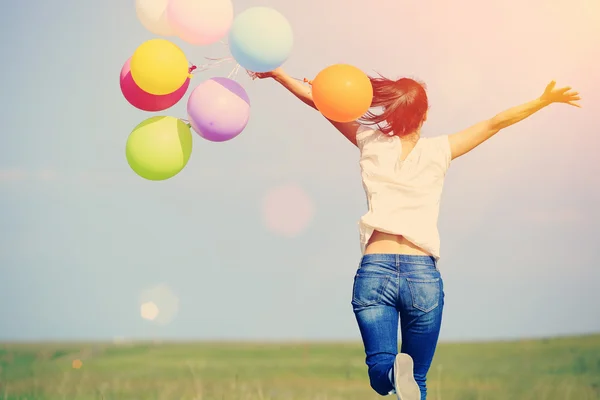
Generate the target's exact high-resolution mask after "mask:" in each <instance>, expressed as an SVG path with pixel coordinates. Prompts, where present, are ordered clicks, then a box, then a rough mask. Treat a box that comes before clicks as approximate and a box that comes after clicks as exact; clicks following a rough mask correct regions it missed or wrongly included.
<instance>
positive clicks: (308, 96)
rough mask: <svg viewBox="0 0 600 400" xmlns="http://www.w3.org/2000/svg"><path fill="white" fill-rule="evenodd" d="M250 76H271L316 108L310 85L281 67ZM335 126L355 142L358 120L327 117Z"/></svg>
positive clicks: (354, 143)
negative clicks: (340, 120) (338, 119)
mask: <svg viewBox="0 0 600 400" xmlns="http://www.w3.org/2000/svg"><path fill="white" fill-rule="evenodd" d="M251 76H255V77H257V78H261V79H263V78H273V79H274V80H275V81H276V82H278V83H279V84H281V86H283V87H284V88H286V89H287V90H288V91H289V92H290V93H292V94H293V95H294V96H296V97H297V98H298V99H300V100H301V101H302V102H303V103H304V104H306V105H308V106H310V107H312V108H314V109H315V110H317V107H316V106H315V102H314V101H313V98H312V93H311V90H310V86H307V85H305V84H304V83H302V82H300V81H298V80H297V79H294V78H292V77H291V76H289V75H288V74H287V73H285V71H283V69H281V68H277V69H276V70H274V71H271V72H265V73H256V72H254V73H251ZM327 120H328V121H329V122H331V124H332V125H333V126H335V128H336V129H337V130H338V131H340V132H341V133H342V135H344V137H346V139H348V140H349V141H350V142H351V143H352V144H353V145H355V146H357V144H356V132H357V131H358V128H359V126H360V124H359V123H358V122H355V121H353V122H335V121H332V120H330V119H327Z"/></svg>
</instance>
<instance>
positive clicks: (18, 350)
mask: <svg viewBox="0 0 600 400" xmlns="http://www.w3.org/2000/svg"><path fill="white" fill-rule="evenodd" d="M428 382H429V395H428V399H429V400H528V399H531V400H533V399H535V400H545V399H548V400H555V399H556V400H569V399H573V400H593V399H594V400H595V399H600V335H595V336H584V337H574V338H557V339H544V340H531V341H518V342H500V343H465V344H458V343H457V344H441V345H440V347H439V350H438V352H437V355H436V358H435V360H434V365H433V367H432V369H431V372H430V375H429V381H428ZM379 398H381V397H380V396H378V395H377V394H375V393H374V392H373V391H372V390H371V388H370V387H369V383H368V379H367V375H366V366H365V364H364V354H363V350H362V348H361V346H360V344H358V343H355V344H344V343H341V344H335V343H328V344H316V343H309V344H269V343H266V344H241V343H239V344H238V343H236V344H233V343H176V344H175V343H173V344H150V343H132V344H84V343H82V344H76V343H75V344H73V343H72V344H60V343H55V344H7V343H5V344H0V399H1V400H24V399H29V400H33V399H42V400H63V399H68V400H80V399H81V400H87V399H105V400H109V399H110V400H112V399H114V400H129V399H131V400H133V399H136V400H146V399H156V400H162V399H169V400H180V399H190V400H191V399H196V400H200V399H202V400H222V399H224V400H242V399H247V400H267V399H269V400H270V399H273V400H274V399H278V400H287V399H297V400H308V399H311V400H338V399H339V400H342V399H343V400H358V399H360V400H370V399H373V400H374V399H379ZM386 398H388V399H391V398H392V397H386ZM394 398H395V397H394Z"/></svg>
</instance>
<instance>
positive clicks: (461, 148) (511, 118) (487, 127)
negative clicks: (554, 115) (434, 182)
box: [448, 81, 580, 159]
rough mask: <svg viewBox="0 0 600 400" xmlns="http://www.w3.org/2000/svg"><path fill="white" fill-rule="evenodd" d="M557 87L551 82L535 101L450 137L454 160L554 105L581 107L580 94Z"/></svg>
mask: <svg viewBox="0 0 600 400" xmlns="http://www.w3.org/2000/svg"><path fill="white" fill-rule="evenodd" d="M555 85H556V82H554V81H552V82H550V83H549V84H548V86H547V87H546V90H544V93H543V94H542V95H541V96H540V97H539V98H537V99H535V100H532V101H530V102H528V103H525V104H522V105H520V106H516V107H513V108H510V109H508V110H506V111H503V112H501V113H500V114H498V115H496V116H495V117H493V118H491V119H489V120H487V121H483V122H480V123H478V124H475V125H473V126H471V127H470V128H467V129H465V130H463V131H460V132H458V133H455V134H452V135H449V137H448V140H449V141H450V150H451V152H452V159H455V158H457V157H460V156H462V155H463V154H466V153H468V152H469V151H471V150H473V149H474V148H475V147H477V146H479V145H480V144H481V143H483V142H485V141H486V140H488V139H489V138H491V137H492V136H494V135H495V134H496V133H498V132H499V131H500V130H501V129H504V128H507V127H509V126H511V125H513V124H516V123H517V122H519V121H522V120H524V119H525V118H527V117H529V116H531V115H533V114H534V113H536V112H537V111H539V110H541V109H542V108H544V107H546V106H548V105H550V104H552V103H564V104H569V105H572V106H575V107H580V106H579V104H577V101H578V100H580V97H579V93H578V92H571V91H570V90H571V88H570V87H565V88H561V89H555Z"/></svg>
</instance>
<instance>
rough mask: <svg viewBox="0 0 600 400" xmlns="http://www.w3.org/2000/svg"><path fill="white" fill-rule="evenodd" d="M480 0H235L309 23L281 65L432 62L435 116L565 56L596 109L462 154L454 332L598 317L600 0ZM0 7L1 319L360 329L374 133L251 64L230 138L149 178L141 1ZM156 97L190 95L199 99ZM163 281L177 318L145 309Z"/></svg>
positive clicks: (33, 323) (109, 330) (448, 249)
mask: <svg viewBox="0 0 600 400" xmlns="http://www.w3.org/2000/svg"><path fill="white" fill-rule="evenodd" d="M482 3H484V2H477V1H476V0H463V1H458V2H453V3H452V5H450V4H449V3H446V2H442V1H440V0H423V1H420V2H408V1H400V2H398V1H391V0H372V1H370V2H362V3H358V2H352V3H348V2H343V1H342V0H333V1H329V2H326V3H323V2H318V1H317V0H307V1H304V2H290V1H287V0H268V1H267V0H263V1H259V0H252V1H250V0H234V7H235V10H236V13H238V12H240V11H242V10H244V9H246V8H248V7H251V6H255V5H266V6H271V7H274V8H276V9H278V10H279V11H281V12H282V13H283V14H284V15H286V16H287V17H288V19H289V20H290V22H291V24H292V26H293V28H294V32H295V35H296V39H295V45H294V51H293V54H292V56H291V57H290V59H289V60H288V62H287V63H286V65H285V67H286V68H287V69H288V70H289V72H290V73H291V74H292V75H294V76H296V77H299V78H303V77H308V78H312V77H314V75H315V74H316V73H318V71H319V70H320V69H321V68H324V67H325V66H327V65H329V64H333V63H337V62H345V63H350V64H354V65H356V66H358V67H360V68H363V69H364V70H365V71H367V72H369V73H372V72H373V71H374V70H377V71H379V72H382V73H384V74H386V75H389V76H390V77H394V78H395V77H399V76H412V77H418V78H420V79H422V80H424V81H425V82H426V83H427V85H428V88H429V95H430V100H431V111H430V115H429V121H428V123H427V125H426V126H425V128H424V132H423V134H424V135H425V136H434V135H438V134H447V133H452V132H454V131H457V130H460V129H462V128H465V127H467V126H469V125H471V124H472V123H475V122H478V121H479V120H482V119H485V118H489V117H492V116H493V115H494V114H495V113H497V112H499V111H502V110H503V109H505V108H507V107H510V106H513V105H516V104H519V103H522V102H525V101H528V100H530V99H533V98H535V97H536V96H538V95H539V94H541V91H542V90H543V89H544V87H545V85H546V84H547V83H548V82H549V81H550V80H552V79H556V80H557V81H558V83H559V85H563V84H565V85H572V86H573V87H575V88H576V89H577V90H579V91H580V92H581V94H582V96H583V98H584V100H583V102H582V104H583V106H584V108H583V109H581V110H579V109H575V108H572V107H565V106H562V107H561V106H552V107H550V108H549V109H546V110H543V111H542V112H540V113H539V114H538V115H535V116H534V117H532V118H531V119H530V120H527V121H525V122H523V123H522V124H520V125H518V126H516V127H513V128H510V129H508V130H506V131H504V132H501V133H499V134H498V135H497V137H495V138H493V139H492V140H491V141H490V142H489V143H486V144H485V145H483V146H481V147H480V148H478V149H477V150H476V151H474V152H473V153H471V154H469V155H467V156H465V157H463V158H461V159H459V160H456V161H455V162H454V163H453V164H452V166H451V169H450V171H449V173H448V178H447V181H446V187H445V190H444V196H443V204H442V211H441V218H440V231H441V237H442V260H441V262H440V268H441V270H442V272H443V276H444V279H445V282H446V311H445V317H444V325H443V331H442V339H443V340H474V339H477V340H480V339H495V338H518V337H531V336H540V335H558V334H573V333H587V332H598V331H600V309H599V308H598V306H597V304H598V301H597V299H598V289H597V288H598V286H599V284H600V271H599V269H598V259H599V256H600V246H599V245H598V238H599V237H600V228H599V223H600V212H599V210H598V207H597V205H598V204H600V164H599V162H598V150H600V139H599V137H598V133H599V132H600V129H599V128H600V124H599V122H598V118H597V110H598V109H599V107H598V105H599V102H600V95H599V94H598V92H599V91H600V79H599V76H598V73H597V62H598V61H599V60H598V58H599V54H598V48H600V28H598V27H599V26H600V6H599V5H598V3H597V2H593V1H592V0H556V1H554V2H551V4H549V2H546V1H542V0H532V1H530V2H528V3H527V4H525V3H521V2H520V1H518V0H507V1H503V2H485V4H482ZM494 3H497V4H494ZM0 22H1V25H0V26H1V28H0V29H1V30H2V35H1V36H0V44H1V46H0V48H2V49H3V52H4V57H3V59H4V60H5V61H4V62H3V63H2V66H1V72H2V73H1V74H0V84H1V87H2V92H1V93H0V102H1V106H2V107H1V109H2V118H1V119H0V129H1V132H2V134H1V136H0V234H1V240H0V293H1V294H0V340H15V339H26V340H42V339H44V340H48V339H53V340H56V339H65V340H66V339H86V340H87V339H103V340H107V339H111V338H115V337H125V338H181V339H253V340H255V339H256V340H291V339H299V340H305V339H328V340H338V339H340V340H342V339H343V340H355V339H356V340H358V338H359V333H358V329H357V327H356V325H355V321H354V317H353V315H352V311H351V306H350V295H351V284H352V278H353V275H354V272H355V270H356V268H357V265H358V262H359V257H360V253H359V244H358V232H357V225H356V223H357V220H358V218H359V217H360V216H361V215H362V213H364V211H365V207H366V203H365V199H364V194H363V192H362V187H361V183H360V177H359V174H358V173H359V167H358V163H357V157H358V152H357V150H356V149H355V148H353V147H352V146H351V145H350V144H349V143H347V142H346V141H345V139H343V138H342V136H341V135H340V134H339V133H337V132H336V131H335V130H334V129H332V128H331V127H330V126H329V125H328V123H327V122H326V121H324V120H323V118H322V117H321V116H320V115H319V114H318V113H316V112H314V111H313V110H311V109H309V108H307V107H305V106H304V105H302V104H299V102H298V101H296V100H295V99H294V98H293V97H292V96H290V95H289V94H287V93H285V92H284V91H283V90H282V89H281V88H279V87H277V86H276V85H275V84H274V83H273V82H268V81H260V82H253V81H251V80H250V79H248V77H246V76H245V75H244V74H242V73H240V74H238V75H237V77H236V79H237V80H238V82H240V83H241V84H242V85H244V87H245V88H246V89H247V91H248V94H249V96H250V98H251V101H252V115H251V119H250V123H249V125H248V126H247V128H246V130H245V131H244V132H243V133H242V134H241V135H240V136H239V137H238V138H236V139H234V140H232V141H230V142H226V143H210V142H207V141H204V140H203V139H202V138H200V137H198V136H196V137H194V146H195V147H194V152H193V154H192V159H191V160H190V163H189V164H188V166H187V167H186V169H185V170H184V171H183V172H182V173H181V174H179V175H178V176H177V177H175V178H173V179H171V180H169V181H166V182H148V181H144V180H142V179H141V178H139V177H138V176H136V175H135V174H134V173H133V172H132V171H131V170H130V169H129V167H128V165H127V162H126V160H125V154H124V153H125V151H124V148H125V147H124V146H125V142H126V140H127V136H128V134H129V132H130V131H131V130H132V129H133V128H134V127H135V126H136V125H137V124H138V123H139V122H141V121H142V120H144V119H145V118H148V117H149V116H151V115H152V114H148V113H144V112H142V111H139V110H136V109H134V108H133V107H131V106H130V105H129V104H128V103H127V102H126V101H125V100H124V99H123V97H122V95H121V93H120V90H119V85H118V76H119V71H120V69H121V67H122V65H123V63H124V62H125V61H126V60H127V59H128V58H129V57H130V56H131V54H132V53H133V51H134V50H135V48H136V47H137V46H138V45H139V44H141V43H142V42H143V41H145V40H148V39H151V38H153V37H154V36H153V35H152V34H150V33H149V32H148V31H146V30H145V29H144V28H143V27H142V25H141V24H140V23H139V21H138V19H137V17H136V15H135V7H134V2H133V1H128V2H123V1H117V0H106V1H103V2H94V3H93V4H92V3H89V2H84V1H75V0H65V1H61V2H48V1H41V0H31V1H28V2H27V5H26V4H25V2H16V3H14V4H13V5H12V6H11V7H10V8H9V7H7V8H6V9H5V10H4V11H3V13H2V14H1V15H0ZM174 41H175V42H176V43H177V44H179V45H180V46H181V47H182V49H183V50H184V51H185V52H186V54H187V56H188V59H190V61H192V62H194V63H197V64H202V63H203V62H204V60H203V57H205V56H206V57H226V56H228V53H227V48H226V47H224V46H223V45H220V44H218V45H213V46H208V47H193V46H190V45H186V44H184V43H182V42H181V41H179V40H178V39H174ZM233 67H234V65H233V64H227V65H225V66H223V67H221V68H217V69H214V70H211V71H208V72H204V73H201V74H198V75H197V76H196V77H195V78H194V80H196V82H200V81H201V80H202V79H207V78H209V77H211V76H216V75H219V76H227V75H228V74H229V73H230V71H231V70H232V69H233ZM196 84H197V83H196ZM193 87H195V84H194V82H192V88H193ZM190 92H191V89H190ZM186 98H187V97H186ZM159 115H172V116H175V117H181V118H185V117H186V116H185V100H183V101H182V102H180V103H179V104H178V105H176V106H175V107H173V108H172V109H170V110H167V111H165V112H163V113H159ZM161 288H162V289H161ZM146 301H154V302H155V303H156V304H157V305H158V307H159V309H162V310H163V314H162V317H165V318H164V319H162V320H161V319H160V318H159V319H157V320H155V321H147V320H145V319H143V318H141V316H140V304H141V303H143V302H146ZM161 304H162V305H161ZM159 315H160V314H159ZM167 317H168V318H167ZM158 322H160V323H158Z"/></svg>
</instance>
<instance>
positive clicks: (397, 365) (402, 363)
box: [394, 353, 421, 400]
mask: <svg viewBox="0 0 600 400" xmlns="http://www.w3.org/2000/svg"><path fill="white" fill-rule="evenodd" d="M413 368H414V363H413V359H412V357H411V356H409V355H408V354H405V353H399V354H398V355H396V361H395V362H394V388H395V389H396V396H398V400H421V389H419V385H417V381H415V376H414V372H413Z"/></svg>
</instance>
